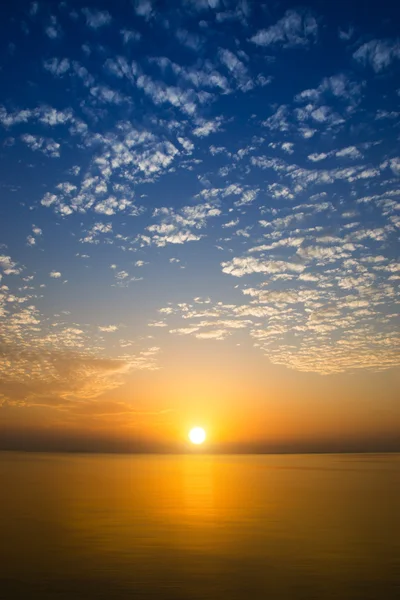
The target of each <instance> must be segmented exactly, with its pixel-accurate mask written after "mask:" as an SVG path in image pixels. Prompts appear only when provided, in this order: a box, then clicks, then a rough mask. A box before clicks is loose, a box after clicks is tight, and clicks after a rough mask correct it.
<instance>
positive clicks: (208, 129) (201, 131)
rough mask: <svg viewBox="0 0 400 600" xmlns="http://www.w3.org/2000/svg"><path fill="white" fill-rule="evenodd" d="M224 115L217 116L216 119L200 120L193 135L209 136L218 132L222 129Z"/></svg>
mask: <svg viewBox="0 0 400 600" xmlns="http://www.w3.org/2000/svg"><path fill="white" fill-rule="evenodd" d="M221 125H222V117H215V119H213V120H210V121H206V120H202V121H199V123H198V125H197V127H196V128H195V129H193V132H192V133H193V135H195V136H196V137H207V136H209V135H210V134H211V133H216V132H217V131H219V130H220V129H221Z"/></svg>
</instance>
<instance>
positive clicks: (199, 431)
mask: <svg viewBox="0 0 400 600" xmlns="http://www.w3.org/2000/svg"><path fill="white" fill-rule="evenodd" d="M189 439H190V441H191V442H192V444H202V443H203V442H204V440H205V439H206V432H205V431H204V429H203V428H202V427H194V428H193V429H191V430H190V431H189Z"/></svg>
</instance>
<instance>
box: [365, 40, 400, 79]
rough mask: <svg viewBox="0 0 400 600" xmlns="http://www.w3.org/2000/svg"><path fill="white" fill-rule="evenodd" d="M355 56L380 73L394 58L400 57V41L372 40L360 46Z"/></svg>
mask: <svg viewBox="0 0 400 600" xmlns="http://www.w3.org/2000/svg"><path fill="white" fill-rule="evenodd" d="M353 58H354V59H355V60H356V61H357V62H359V63H362V64H363V65H370V66H371V67H372V69H373V70H374V71H375V73H380V72H381V71H383V70H384V69H386V68H387V67H389V66H390V64H391V63H392V62H393V61H394V60H399V59H400V41H399V40H371V41H370V42H366V43H365V44H363V45H362V46H360V48H358V50H356V51H355V52H354V54H353Z"/></svg>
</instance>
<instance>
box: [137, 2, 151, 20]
mask: <svg viewBox="0 0 400 600" xmlns="http://www.w3.org/2000/svg"><path fill="white" fill-rule="evenodd" d="M134 10H135V13H136V14H137V15H138V16H139V17H143V18H144V19H146V20H148V19H150V17H151V16H152V14H153V8H152V4H151V1H150V0H135V2H134Z"/></svg>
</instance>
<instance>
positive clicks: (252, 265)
mask: <svg viewBox="0 0 400 600" xmlns="http://www.w3.org/2000/svg"><path fill="white" fill-rule="evenodd" d="M221 266H222V272H223V273H226V274H227V275H233V276H234V277H243V276H244V275H251V274H252V273H286V272H294V273H301V272H302V271H304V269H305V266H304V265H302V264H300V263H293V262H285V261H282V260H263V259H259V258H254V257H252V256H249V257H241V258H233V259H232V260H230V261H228V262H223V263H221Z"/></svg>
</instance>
